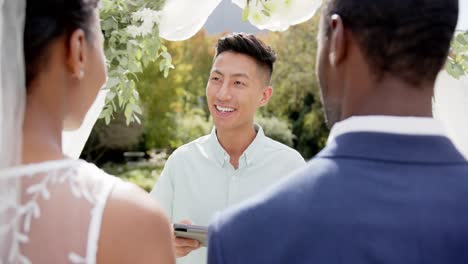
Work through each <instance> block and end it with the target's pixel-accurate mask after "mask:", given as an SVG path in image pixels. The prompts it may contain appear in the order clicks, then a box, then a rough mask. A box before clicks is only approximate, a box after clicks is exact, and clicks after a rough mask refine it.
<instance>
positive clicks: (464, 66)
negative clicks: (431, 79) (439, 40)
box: [445, 32, 468, 79]
mask: <svg viewBox="0 0 468 264" xmlns="http://www.w3.org/2000/svg"><path fill="white" fill-rule="evenodd" d="M445 69H446V70H447V72H448V73H449V74H450V75H452V76H453V77H454V78H457V79H459V78H460V77H462V76H464V75H467V74H468V32H460V33H458V34H457V35H456V36H455V39H454V40H453V43H452V48H451V50H450V55H449V58H448V61H447V64H446V66H445Z"/></svg>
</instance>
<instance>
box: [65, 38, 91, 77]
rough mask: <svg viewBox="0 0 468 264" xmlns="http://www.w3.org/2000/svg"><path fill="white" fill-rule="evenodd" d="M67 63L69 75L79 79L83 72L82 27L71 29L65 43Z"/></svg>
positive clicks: (84, 53) (83, 47)
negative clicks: (71, 31)
mask: <svg viewBox="0 0 468 264" xmlns="http://www.w3.org/2000/svg"><path fill="white" fill-rule="evenodd" d="M67 46H68V47H67V50H68V52H67V64H68V69H69V71H70V73H71V75H72V76H73V77H74V78H76V79H78V80H81V79H83V77H84V73H85V63H86V48H87V47H86V35H85V32H84V31H83V30H82V29H77V30H75V31H73V33H72V34H71V35H70V37H69V39H68V43H67Z"/></svg>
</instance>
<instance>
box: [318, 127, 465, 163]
mask: <svg viewBox="0 0 468 264" xmlns="http://www.w3.org/2000/svg"><path fill="white" fill-rule="evenodd" d="M317 157H322V158H344V159H366V160H375V161H387V162H398V163H421V164H453V165H455V164H463V165H467V161H466V159H465V158H464V156H463V155H462V154H461V153H460V152H459V151H458V150H457V149H456V147H455V145H454V144H453V143H452V141H451V140H450V139H449V138H448V137H446V136H441V135H404V134H391V133H382V132H347V133H343V134H340V135H339V136H337V137H335V138H333V139H332V140H331V141H329V142H328V143H327V146H326V148H324V149H323V150H322V151H321V152H320V153H319V154H318V155H317Z"/></svg>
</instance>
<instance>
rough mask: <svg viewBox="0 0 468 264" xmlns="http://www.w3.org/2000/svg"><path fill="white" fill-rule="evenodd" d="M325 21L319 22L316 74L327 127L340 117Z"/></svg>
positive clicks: (339, 102) (336, 77)
mask: <svg viewBox="0 0 468 264" xmlns="http://www.w3.org/2000/svg"><path fill="white" fill-rule="evenodd" d="M324 23H327V21H326V20H325V19H324V18H322V19H321V22H320V29H319V34H318V37H317V42H318V45H317V47H318V48H317V61H316V74H317V79H318V81H319V85H320V99H321V101H322V105H323V108H324V113H325V121H326V122H327V125H328V127H329V128H331V127H332V126H333V125H334V124H335V123H336V122H338V121H340V119H341V111H342V110H341V105H342V103H341V99H340V98H341V96H339V87H338V86H339V84H338V82H336V81H335V80H337V79H338V78H340V77H339V76H336V75H337V74H336V73H337V71H335V70H334V69H333V68H332V66H331V64H330V56H329V54H330V39H329V37H328V36H327V34H326V32H325V30H326V29H325V24H324Z"/></svg>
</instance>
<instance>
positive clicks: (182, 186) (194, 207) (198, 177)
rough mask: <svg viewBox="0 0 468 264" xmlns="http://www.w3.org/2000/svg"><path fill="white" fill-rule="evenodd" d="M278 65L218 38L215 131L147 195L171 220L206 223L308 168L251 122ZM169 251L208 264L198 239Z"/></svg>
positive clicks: (240, 43) (187, 149) (172, 163)
mask: <svg viewBox="0 0 468 264" xmlns="http://www.w3.org/2000/svg"><path fill="white" fill-rule="evenodd" d="M275 60H276V57H275V54H274V52H273V51H272V50H271V48H270V47H268V46H266V45H265V44H264V43H263V42H261V41H260V40H258V39H257V38H256V37H255V36H253V35H248V34H243V33H235V34H229V35H227V36H225V37H223V38H221V39H219V40H218V44H217V46H216V55H215V58H214V62H213V66H212V69H211V73H210V78H209V80H208V84H207V87H206V96H207V101H208V105H209V110H210V113H211V115H212V117H213V122H214V125H215V127H214V128H213V130H212V132H211V134H210V135H206V136H204V137H201V138H199V139H197V140H195V141H193V142H190V143H188V144H186V145H184V146H182V147H180V148H178V149H177V150H176V151H175V152H174V153H173V154H172V155H171V156H170V157H169V160H168V161H167V163H166V166H165V168H164V170H163V172H162V174H161V176H160V178H159V180H158V182H157V183H156V186H155V187H154V189H153V190H152V192H151V195H152V196H153V197H154V199H156V200H157V201H159V202H160V204H161V205H162V206H163V207H164V208H165V209H166V212H167V214H168V215H169V217H170V218H171V220H172V221H173V222H185V223H194V224H197V225H208V224H209V223H210V220H211V218H212V216H213V214H214V213H215V212H216V211H219V210H222V209H224V208H227V207H229V206H231V205H234V204H237V203H239V202H241V201H243V200H246V199H247V198H249V197H251V196H253V195H254V194H257V193H259V192H260V191H262V190H264V189H265V188H267V187H268V186H270V185H271V184H272V183H274V182H276V181H278V180H279V179H280V178H282V177H284V176H285V175H288V173H290V172H291V171H293V170H295V169H297V168H299V167H301V166H302V165H304V164H305V162H304V159H303V158H302V157H301V155H300V154H299V153H298V152H297V151H295V150H294V149H291V148H289V147H287V146H285V145H283V144H281V143H279V142H276V141H274V140H272V139H270V138H268V137H266V136H265V134H264V133H263V130H262V128H261V127H260V126H258V125H257V124H254V116H255V113H256V111H257V110H258V109H259V108H260V107H262V106H264V105H266V104H267V103H268V101H269V100H270V97H271V96H272V94H273V88H272V87H271V85H270V82H271V75H272V72H273V64H274V62H275ZM174 247H175V251H176V254H177V257H179V261H178V262H179V263H190V264H197V263H206V249H205V248H201V249H199V248H200V245H199V243H198V242H197V241H195V240H190V239H182V238H176V239H175V240H174ZM194 250H195V251H194ZM192 251H193V252H192Z"/></svg>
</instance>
